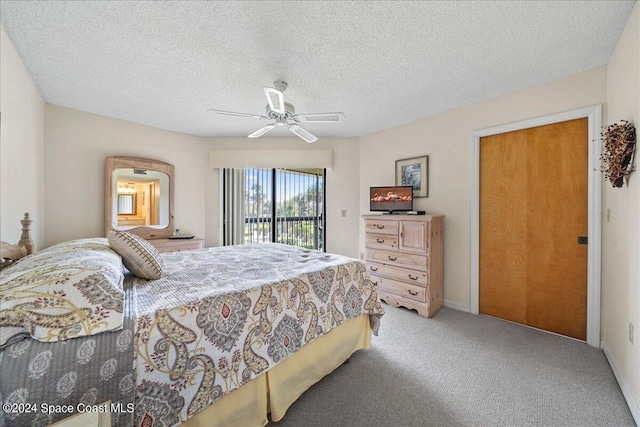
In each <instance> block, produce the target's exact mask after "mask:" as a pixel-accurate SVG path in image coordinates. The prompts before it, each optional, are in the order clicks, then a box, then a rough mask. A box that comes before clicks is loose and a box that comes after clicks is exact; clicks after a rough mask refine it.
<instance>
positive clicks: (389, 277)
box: [362, 214, 444, 317]
mask: <svg viewBox="0 0 640 427" xmlns="http://www.w3.org/2000/svg"><path fill="white" fill-rule="evenodd" d="M362 217H363V218H364V228H365V262H366V264H367V269H368V271H369V275H370V276H371V280H373V283H374V284H375V285H376V286H377V289H378V295H379V296H380V299H382V300H384V301H385V302H386V303H387V304H390V305H394V306H396V307H400V306H403V307H407V308H410V309H413V310H416V311H417V312H418V314H419V315H421V316H424V317H431V316H433V315H434V314H435V313H436V312H437V311H438V310H439V309H440V307H442V223H443V219H444V216H443V215H379V214H378V215H374V214H372V215H363V216H362Z"/></svg>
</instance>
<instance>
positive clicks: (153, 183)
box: [104, 157, 174, 239]
mask: <svg viewBox="0 0 640 427" xmlns="http://www.w3.org/2000/svg"><path fill="white" fill-rule="evenodd" d="M105 172H106V174H105V212H104V213H105V215H104V216H105V236H106V235H108V233H109V231H111V230H116V231H130V232H132V233H134V234H137V235H139V236H141V237H143V238H145V239H160V238H165V237H169V236H170V235H171V233H172V231H173V197H174V194H173V193H174V190H173V173H174V168H173V165H171V164H169V163H166V162H162V161H160V160H153V159H143V158H140V157H107V159H106V170H105Z"/></svg>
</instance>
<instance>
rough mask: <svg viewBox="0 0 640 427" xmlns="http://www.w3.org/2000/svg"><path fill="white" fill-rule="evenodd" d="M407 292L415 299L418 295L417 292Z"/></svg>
mask: <svg viewBox="0 0 640 427" xmlns="http://www.w3.org/2000/svg"><path fill="white" fill-rule="evenodd" d="M407 292H409V295H413V296H414V297H415V296H416V295H418V293H417V292H411V289H407Z"/></svg>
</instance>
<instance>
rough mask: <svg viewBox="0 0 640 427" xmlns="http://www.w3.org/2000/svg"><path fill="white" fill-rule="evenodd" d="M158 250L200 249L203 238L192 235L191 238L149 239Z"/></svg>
mask: <svg viewBox="0 0 640 427" xmlns="http://www.w3.org/2000/svg"><path fill="white" fill-rule="evenodd" d="M149 243H151V244H152V245H153V246H155V247H156V249H157V250H158V252H175V251H189V250H193V249H202V248H203V246H204V239H199V238H197V237H194V238H193V239H151V240H149Z"/></svg>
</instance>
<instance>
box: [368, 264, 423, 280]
mask: <svg viewBox="0 0 640 427" xmlns="http://www.w3.org/2000/svg"><path fill="white" fill-rule="evenodd" d="M366 264H367V271H368V272H369V274H372V275H375V276H382V277H386V278H388V279H394V280H399V281H401V282H405V283H409V284H413V285H417V286H427V274H426V273H425V272H424V271H417V270H409V269H408V268H403V267H394V266H392V265H387V264H382V263H379V262H371V261H367V263H366Z"/></svg>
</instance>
